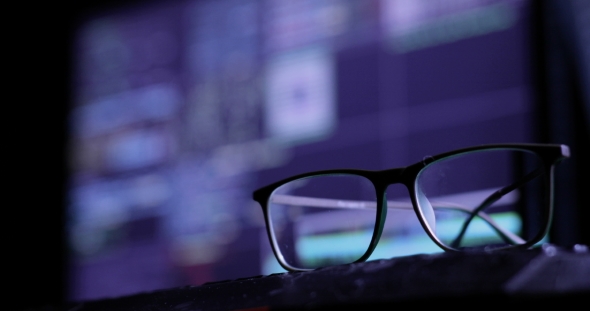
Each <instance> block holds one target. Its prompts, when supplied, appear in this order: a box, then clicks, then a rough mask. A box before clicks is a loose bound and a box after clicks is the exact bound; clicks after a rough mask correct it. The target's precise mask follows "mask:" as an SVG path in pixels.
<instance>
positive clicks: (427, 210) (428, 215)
mask: <svg viewBox="0 0 590 311" xmlns="http://www.w3.org/2000/svg"><path fill="white" fill-rule="evenodd" d="M417 193H418V205H419V208H420V211H421V212H422V215H424V219H425V220H426V222H427V223H428V227H430V230H431V231H435V230H436V225H435V224H436V217H435V215H434V208H433V207H432V205H431V204H430V201H428V198H426V195H424V192H422V188H421V187H420V186H417Z"/></svg>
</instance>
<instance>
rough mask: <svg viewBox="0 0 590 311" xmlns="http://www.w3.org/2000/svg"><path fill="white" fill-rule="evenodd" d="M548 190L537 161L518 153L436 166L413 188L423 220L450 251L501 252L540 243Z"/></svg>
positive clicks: (485, 154)
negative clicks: (528, 243) (507, 247)
mask: <svg viewBox="0 0 590 311" xmlns="http://www.w3.org/2000/svg"><path fill="white" fill-rule="evenodd" d="M547 185H548V177H547V172H546V171H545V169H544V166H543V165H542V161H541V159H540V158H539V157H538V156H537V155H536V154H534V153H531V152H528V151H525V150H517V149H490V150H485V151H476V152H470V153H464V154H460V155H456V156H452V157H448V158H444V159H441V160H437V161H435V162H433V163H431V164H429V165H428V166H426V167H425V168H424V169H423V170H422V171H421V172H420V174H419V175H418V178H417V180H416V184H415V186H416V201H417V202H418V206H419V210H420V213H421V217H422V219H423V220H424V222H425V223H426V225H427V227H429V229H430V231H431V232H432V233H433V234H434V235H435V236H436V238H437V239H438V240H439V241H440V242H442V243H443V244H445V245H446V246H448V247H451V248H455V249H462V248H482V247H487V248H490V247H492V248H495V247H506V246H513V245H520V244H524V243H527V242H528V241H530V240H531V239H533V238H535V237H539V236H540V235H541V233H542V232H544V231H545V229H546V226H547V224H548V220H547V217H546V215H547V213H548V209H549V206H548V205H549V204H548V202H549V200H548V199H547V196H548V190H549V189H547V188H548V187H547Z"/></svg>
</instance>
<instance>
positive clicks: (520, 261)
mask: <svg viewBox="0 0 590 311" xmlns="http://www.w3.org/2000/svg"><path fill="white" fill-rule="evenodd" d="M588 300H590V252H589V251H588V250H587V247H582V246H578V247H576V248H572V249H559V248H555V247H553V246H546V247H543V248H539V249H535V250H529V251H521V252H504V253H492V254H485V253H471V254H455V253H443V254H437V255H416V256H410V257H401V258H394V259H389V260H379V261H371V262H366V263H359V264H349V265H342V266H335V267H329V268H323V269H318V270H315V271H311V272H297V273H284V274H274V275H268V276H257V277H252V278H245V279H238V280H230V281H224V282H215V283H207V284H204V285H201V286H189V287H181V288H175V289H169V290H161V291H155V292H150V293H142V294H137V295H132V296H126V297H120V298H114V299H105V300H97V301H85V302H75V303H71V304H69V305H67V306H62V307H57V308H49V309H46V310H69V311H95V310H109V311H116V310H141V311H143V310H145V311H147V310H186V311H188V310H240V309H251V308H255V309H256V310H289V309H321V310H326V309H330V310H337V309H342V308H343V307H346V308H347V309H349V308H351V307H352V308H354V309H357V308H358V309H365V308H371V309H386V308H387V309H390V308H393V307H399V306H404V307H405V306H407V307H412V306H414V307H419V306H426V305H433V306H437V305H438V306H440V307H451V308H454V309H467V308H469V309H473V308H478V307H490V306H493V307H510V306H514V305H515V304H519V305H523V306H543V305H545V304H547V303H557V304H570V303H574V302H578V301H580V302H584V301H586V302H587V301H588Z"/></svg>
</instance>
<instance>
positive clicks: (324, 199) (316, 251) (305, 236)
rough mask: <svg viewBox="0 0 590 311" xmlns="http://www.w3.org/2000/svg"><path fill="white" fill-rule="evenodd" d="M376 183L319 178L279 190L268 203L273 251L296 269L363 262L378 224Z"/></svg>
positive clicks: (338, 177) (352, 177)
mask: <svg viewBox="0 0 590 311" xmlns="http://www.w3.org/2000/svg"><path fill="white" fill-rule="evenodd" d="M376 206H377V204H376V195H375V190H374V187H373V185H372V183H371V182H370V181H369V180H368V179H366V178H364V177H362V176H357V175H347V174H339V175H318V176H314V177H308V178H303V179H298V180H294V181H292V182H289V183H287V184H285V185H283V186H281V187H279V188H277V189H276V190H275V191H274V192H273V193H272V195H271V196H270V199H269V202H268V207H269V208H268V213H269V214H268V219H269V227H270V230H271V233H272V234H273V235H274V243H275V248H276V249H278V250H279V252H280V256H282V257H283V259H284V262H286V263H287V264H288V265H290V266H291V267H293V268H298V269H315V268H318V267H322V266H328V265H336V264H344V263H350V262H354V261H356V260H357V259H359V258H360V257H361V256H363V254H365V252H366V251H367V249H368V248H369V245H370V242H371V238H372V236H373V231H374V228H375V222H376V218H377V209H376Z"/></svg>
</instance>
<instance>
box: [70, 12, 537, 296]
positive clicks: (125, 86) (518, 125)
mask: <svg viewBox="0 0 590 311" xmlns="http://www.w3.org/2000/svg"><path fill="white" fill-rule="evenodd" d="M529 5H530V4H529V3H528V2H527V1H524V0H453V1H450V0H444V1H443V0H389V1H386V0H383V1H381V0H363V1H357V0H303V1H302V0H296V1H291V0H284V1H266V0H216V1H198V0H192V1H188V0H187V1H162V2H161V3H160V2H156V3H153V2H152V3H150V4H144V5H141V4H135V5H134V6H130V7H126V8H125V9H123V8H121V9H118V8H113V9H112V10H111V11H107V12H101V13H100V14H97V15H95V16H93V17H92V18H89V19H87V20H86V21H85V22H84V23H82V24H81V25H80V27H79V29H78V31H77V33H76V37H75V45H74V55H75V56H76V58H75V59H74V64H75V72H74V75H73V79H72V83H73V85H74V94H73V98H74V106H73V109H72V111H71V114H70V120H71V125H72V127H71V128H72V137H71V145H70V150H71V153H70V155H71V157H70V167H71V175H70V180H69V188H68V189H69V190H68V194H69V206H68V237H69V241H68V242H69V248H70V250H71V257H70V267H69V270H70V290H69V298H70V299H76V300H78V299H93V298H102V297H112V296H120V295H126V294H132V293H137V292H143V291H149V290H156V289H162V288H171V287H175V286H182V285H187V284H194V285H199V284H202V283H204V282H209V281H219V280H227V279H235V278H239V277H248V276H255V275H260V274H269V273H273V272H280V271H283V270H281V269H280V267H279V266H278V263H276V260H275V258H274V256H273V255H272V252H271V251H270V246H269V242H268V237H267V236H266V231H265V229H264V222H263V217H262V211H261V210H260V207H259V206H258V205H256V203H255V202H254V201H253V200H252V199H251V194H252V191H253V190H255V189H256V188H258V187H261V186H263V185H266V184H268V183H270V182H274V181H277V180H279V179H282V178H285V177H288V176H290V175H292V174H296V173H303V172H306V171H310V170H319V169H330V168H362V169H385V168H391V167H399V166H405V165H408V164H411V163H414V162H416V161H420V160H421V159H422V158H423V157H424V156H426V155H429V154H436V153H439V152H444V151H449V150H452V149H455V148H460V147H467V146H470V145H476V144H483V143H495V142H532V141H534V137H533V136H532V135H533V130H532V120H533V107H532V95H531V94H532V84H531V77H530V72H529V67H530V53H531V51H530V42H529V41H530V32H531V30H530V25H529V24H530V23H529V22H530V20H529V19H530V16H529V14H530V12H529ZM404 195H406V194H405V193H404V192H399V193H396V192H395V191H394V192H392V193H391V197H392V198H395V197H396V196H398V197H403V196H404ZM389 219H390V222H391V224H388V227H387V228H389V229H386V233H385V234H384V236H383V238H382V246H381V245H380V246H379V247H378V249H377V250H376V252H375V254H374V257H372V258H388V257H393V256H398V255H409V254H415V253H428V252H433V251H439V250H438V248H436V246H434V244H432V243H431V242H430V241H429V240H428V239H427V236H426V235H425V234H424V233H423V230H422V229H421V228H420V227H419V223H418V221H417V219H416V218H415V215H413V214H412V213H406V212H403V211H402V212H399V215H398V216H396V217H392V216H390V217H389ZM498 222H504V223H505V224H506V226H509V227H510V226H512V227H518V226H519V216H518V215H516V214H504V215H499V216H498ZM314 223H318V224H319V223H322V222H321V221H315V222H314V220H313V219H309V220H308V221H307V222H306V224H304V223H301V225H302V226H308V227H309V226H311V225H312V224H314ZM395 226H403V230H404V232H406V233H407V234H406V235H405V238H404V239H400V240H399V242H397V244H395V246H394V240H395V239H394V238H393V237H394V233H393V231H391V230H394V229H391V228H394V227H395ZM302 230H303V229H302ZM306 230H314V228H307V229H306ZM387 230H390V231H387ZM339 238H340V237H338V236H334V237H329V236H328V237H325V240H321V239H316V240H313V239H311V240H307V241H303V242H302V243H303V244H305V243H307V244H305V245H302V249H305V251H307V252H310V254H311V255H310V256H315V255H317V256H321V252H322V250H326V245H329V244H330V243H335V242H337V241H338V239H339ZM306 245H307V246H306ZM314 254H315V255H314Z"/></svg>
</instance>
